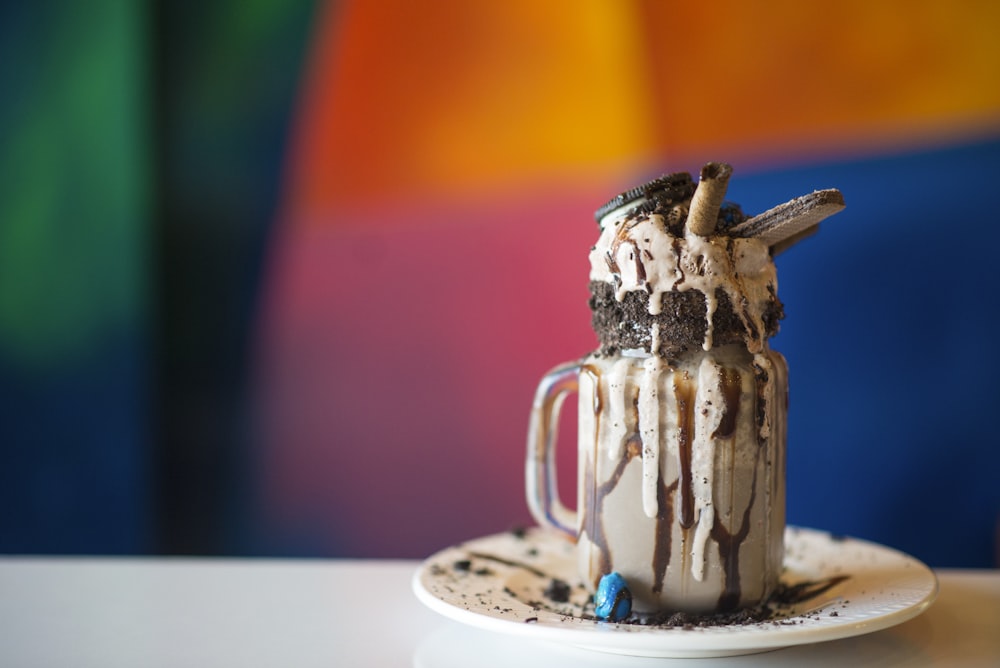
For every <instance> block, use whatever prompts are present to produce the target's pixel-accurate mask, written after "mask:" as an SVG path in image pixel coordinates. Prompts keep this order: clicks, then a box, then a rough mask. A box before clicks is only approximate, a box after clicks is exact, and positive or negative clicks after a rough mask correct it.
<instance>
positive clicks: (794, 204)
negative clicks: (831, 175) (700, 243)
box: [729, 188, 844, 253]
mask: <svg viewBox="0 0 1000 668" xmlns="http://www.w3.org/2000/svg"><path fill="white" fill-rule="evenodd" d="M843 208H844V196H843V195H842V194H840V191H839V190H836V189H833V188H831V189H830V190H817V191H816V192H813V193H810V194H808V195H803V196H802V197H796V198H795V199H793V200H791V201H789V202H785V203H784V204H779V205H778V206H776V207H774V208H773V209H768V210H767V211H765V212H764V213H762V214H759V215H756V216H754V217H753V218H750V219H749V220H745V221H743V222H742V223H740V224H739V225H736V226H735V227H733V228H732V229H730V230H729V235H730V236H733V237H756V238H758V239H760V240H761V241H763V242H764V243H765V244H767V245H768V246H770V247H771V249H772V252H774V253H778V252H780V251H783V250H785V249H786V248H788V246H790V245H791V244H792V243H794V242H795V241H798V240H799V239H802V238H805V237H807V236H809V235H810V234H811V233H812V232H814V231H815V227H816V226H817V225H819V223H820V221H821V220H823V219H824V218H827V217H829V216H832V215H833V214H835V213H837V212H838V211H840V210H841V209H843Z"/></svg>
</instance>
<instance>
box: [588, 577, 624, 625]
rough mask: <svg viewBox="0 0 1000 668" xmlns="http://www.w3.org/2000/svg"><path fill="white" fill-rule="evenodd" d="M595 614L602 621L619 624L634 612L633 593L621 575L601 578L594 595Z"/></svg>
mask: <svg viewBox="0 0 1000 668" xmlns="http://www.w3.org/2000/svg"><path fill="white" fill-rule="evenodd" d="M594 606H595V607H594V614H595V615H597V616H598V618H600V619H606V620H608V621H609V622H617V621H621V620H623V619H625V618H626V617H628V614H629V613H630V612H632V592H631V591H629V588H628V583H626V582H625V578H623V577H622V576H621V575H620V574H619V573H617V572H615V573H608V574H607V575H605V576H604V577H602V578H601V582H600V584H598V585H597V593H596V594H594Z"/></svg>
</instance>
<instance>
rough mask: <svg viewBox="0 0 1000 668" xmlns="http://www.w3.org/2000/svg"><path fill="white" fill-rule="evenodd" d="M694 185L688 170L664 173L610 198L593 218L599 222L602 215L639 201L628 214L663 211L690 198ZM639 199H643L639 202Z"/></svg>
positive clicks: (695, 185)
mask: <svg viewBox="0 0 1000 668" xmlns="http://www.w3.org/2000/svg"><path fill="white" fill-rule="evenodd" d="M696 187H697V184H696V183H695V182H694V181H693V180H692V179H691V175H690V174H689V173H688V172H675V173H673V174H664V175H663V176H661V177H659V178H657V179H653V180H652V181H648V182H646V183H643V184H642V185H641V186H636V187H635V188H632V189H630V190H626V191H625V192H623V193H621V194H619V195H616V196H615V197H613V198H611V200H609V201H608V202H607V203H606V204H605V205H604V206H602V207H601V208H599V209H598V210H597V211H596V212H594V219H595V220H597V222H598V223H600V222H601V219H602V218H604V216H606V215H608V214H609V213H611V212H612V211H614V210H615V209H620V208H621V207H623V206H628V205H629V204H631V203H633V202H639V204H637V206H636V208H635V209H633V210H632V211H630V212H629V214H630V215H638V214H641V213H656V212H658V210H659V212H663V211H666V210H668V209H670V208H672V207H673V206H674V205H675V204H678V203H680V202H685V201H687V200H689V199H691V197H692V196H693V195H694V191H695V188H696ZM640 200H645V201H642V202H640Z"/></svg>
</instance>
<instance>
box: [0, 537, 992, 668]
mask: <svg viewBox="0 0 1000 668" xmlns="http://www.w3.org/2000/svg"><path fill="white" fill-rule="evenodd" d="M417 565H418V564H417V562H413V561H307V560H302V561H299V560H245V559H243V560H236V559H103V558H99V559H76V558H11V557H6V558H0V666H17V667H19V668H30V667H33V666H77V667H81V668H86V667H88V666H101V667H102V668H113V667H115V666H171V667H183V666H218V667H224V666H241V667H253V666H338V667H339V666H378V667H380V668H381V667H389V666H420V667H428V668H431V667H435V668H437V667H440V666H512V665H516V666H518V668H529V667H531V666H546V667H548V668H558V667H559V666H573V668H585V667H587V666H600V665H616V666H621V665H625V666H628V665H635V666H651V665H657V666H669V665H673V664H674V663H677V662H678V660H669V659H666V660H664V659H640V658H632V657H620V656H611V655H604V654H599V653H594V652H585V651H583V650H571V649H568V648H562V647H558V646H556V645H550V644H547V643H542V642H536V641H531V640H526V639H523V638H511V637H508V636H501V635H496V634H492V633H489V632H486V631H481V630H476V629H472V628H468V627H465V626H462V625H460V624H458V623H456V622H452V621H449V620H447V619H445V618H443V617H440V616H438V615H437V614H435V613H434V612H432V611H430V610H428V609H426V608H424V607H423V606H422V605H421V604H420V603H419V602H418V601H417V600H416V599H415V598H414V596H413V594H412V593H411V589H410V581H411V578H412V576H413V573H414V571H415V570H416V568H417ZM937 574H938V577H939V579H940V585H941V593H940V596H939V598H938V600H937V601H936V602H935V603H934V605H933V606H931V608H930V610H928V611H927V612H926V613H924V614H923V615H921V616H919V617H917V618H916V619H913V620H911V621H908V622H906V623H904V624H902V625H900V626H897V627H894V628H891V629H887V630H885V631H879V632H876V633H872V634H869V635H865V636H860V637H855V638H849V639H845V640H836V641H832V642H828V643H821V644H816V645H805V646H800V647H793V648H789V649H783V650H778V651H774V652H769V653H766V654H757V655H752V656H743V657H734V658H729V659H698V660H697V662H696V665H697V666H699V667H708V666H714V665H726V666H764V665H767V666H818V665H847V664H849V665H851V666H853V667H854V668H858V667H861V666H876V665H878V666H885V665H893V666H997V665H1000V571H985V570H980V571H960V570H942V571H938V573H937ZM685 665H691V663H690V662H687V663H686V664H685Z"/></svg>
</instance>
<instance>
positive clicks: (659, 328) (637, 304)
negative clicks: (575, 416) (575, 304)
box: [589, 281, 784, 358]
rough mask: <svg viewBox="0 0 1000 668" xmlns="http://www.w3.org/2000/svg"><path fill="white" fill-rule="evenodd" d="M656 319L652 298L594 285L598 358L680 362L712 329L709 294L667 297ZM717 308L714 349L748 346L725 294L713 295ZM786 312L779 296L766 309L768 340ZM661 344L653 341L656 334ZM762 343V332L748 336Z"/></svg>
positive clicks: (744, 331)
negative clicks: (628, 353) (629, 354)
mask: <svg viewBox="0 0 1000 668" xmlns="http://www.w3.org/2000/svg"><path fill="white" fill-rule="evenodd" d="M661 299H662V308H661V309H660V312H659V313H657V314H655V315H654V314H651V313H650V312H649V311H650V309H649V295H648V294H647V293H644V292H639V291H633V292H627V293H625V294H624V296H623V298H622V300H621V301H618V300H617V299H616V298H615V288H614V287H613V286H612V285H611V284H609V283H607V282H605V281H590V302H589V303H590V309H591V312H592V316H591V322H592V325H593V327H594V332H595V333H596V334H597V338H598V341H600V344H601V345H600V353H601V354H602V355H613V354H616V353H619V352H621V351H622V350H636V349H639V350H645V351H646V352H654V351H656V353H657V354H659V355H660V356H662V357H666V358H671V357H677V356H678V355H680V354H681V353H683V352H685V351H688V350H695V349H701V348H702V346H703V344H704V342H705V337H706V332H707V330H708V320H707V313H708V308H707V306H706V299H705V295H704V294H702V293H701V292H700V291H698V290H686V291H683V292H665V293H662V295H661ZM715 299H716V308H715V312H714V313H713V314H712V330H713V331H712V342H713V345H727V344H731V343H744V342H745V340H746V336H747V334H748V332H747V326H748V325H750V326H752V322H751V321H749V320H748V321H747V322H746V323H744V319H743V318H741V317H740V316H739V315H738V314H737V313H736V311H735V309H734V308H733V304H732V302H731V301H730V299H729V296H728V295H727V294H726V292H725V291H724V290H722V289H717V290H716V291H715ZM783 317H784V308H783V306H782V304H781V301H779V300H778V298H777V296H775V297H774V299H773V301H772V302H771V303H770V304H769V305H768V307H767V308H766V309H765V310H764V313H763V318H762V321H763V323H764V327H765V329H766V330H767V331H766V332H764V333H763V334H764V338H767V337H770V336H773V335H774V334H776V333H777V331H778V322H779V321H780V320H781V318H783ZM654 333H655V334H658V340H657V341H655V342H654V341H653V340H652V336H653V334H654ZM749 334H750V335H751V336H752V337H754V338H758V337H759V336H760V333H759V332H749Z"/></svg>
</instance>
